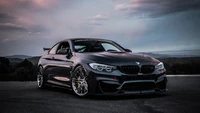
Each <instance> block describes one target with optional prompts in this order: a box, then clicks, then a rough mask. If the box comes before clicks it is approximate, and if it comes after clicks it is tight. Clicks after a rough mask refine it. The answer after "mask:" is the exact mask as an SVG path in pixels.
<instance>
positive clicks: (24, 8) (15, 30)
mask: <svg viewBox="0 0 200 113" xmlns="http://www.w3.org/2000/svg"><path fill="white" fill-rule="evenodd" d="M73 37H96V38H104V39H110V40H114V41H115V42H117V43H119V44H120V45H122V46H124V47H125V48H130V49H131V50H132V51H133V52H151V51H167V50H170V51H171V50H193V49H200V0H0V56H6V55H30V56H36V55H43V54H45V52H43V50H42V48H43V47H51V46H53V45H54V44H55V43H56V42H58V41H61V40H64V39H66V38H73Z"/></svg>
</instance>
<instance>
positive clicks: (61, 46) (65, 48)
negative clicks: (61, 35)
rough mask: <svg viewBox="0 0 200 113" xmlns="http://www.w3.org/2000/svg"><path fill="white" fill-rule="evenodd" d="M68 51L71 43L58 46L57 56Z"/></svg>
mask: <svg viewBox="0 0 200 113" xmlns="http://www.w3.org/2000/svg"><path fill="white" fill-rule="evenodd" d="M68 49H69V43H68V42H63V43H61V44H60V45H59V46H58V49H57V51H56V54H58V53H59V51H68Z"/></svg>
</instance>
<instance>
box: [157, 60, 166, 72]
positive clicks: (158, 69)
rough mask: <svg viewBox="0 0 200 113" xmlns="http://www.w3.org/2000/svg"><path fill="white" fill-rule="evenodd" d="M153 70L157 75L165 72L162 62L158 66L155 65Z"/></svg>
mask: <svg viewBox="0 0 200 113" xmlns="http://www.w3.org/2000/svg"><path fill="white" fill-rule="evenodd" d="M155 69H156V71H157V73H158V74H160V73H164V72H165V71H166V70H165V66H164V64H163V63H162V62H160V63H159V64H158V65H156V67H155Z"/></svg>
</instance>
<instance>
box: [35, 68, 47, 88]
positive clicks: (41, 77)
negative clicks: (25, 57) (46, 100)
mask: <svg viewBox="0 0 200 113" xmlns="http://www.w3.org/2000/svg"><path fill="white" fill-rule="evenodd" d="M37 85H38V88H39V89H44V88H45V87H46V86H45V80H44V71H43V68H42V66H39V68H38V74H37Z"/></svg>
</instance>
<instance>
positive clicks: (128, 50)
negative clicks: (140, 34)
mask: <svg viewBox="0 0 200 113" xmlns="http://www.w3.org/2000/svg"><path fill="white" fill-rule="evenodd" d="M124 50H125V51H126V52H132V51H131V50H130V49H124Z"/></svg>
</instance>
